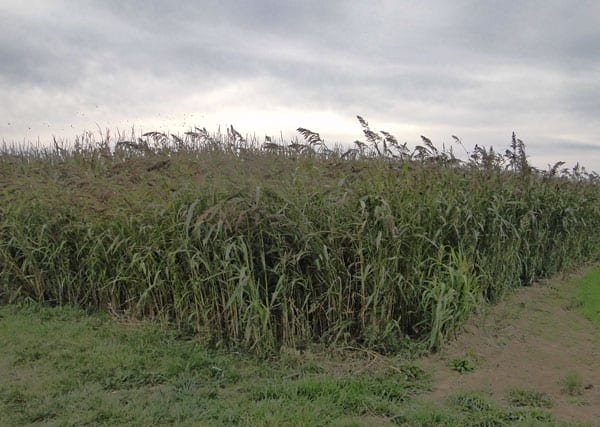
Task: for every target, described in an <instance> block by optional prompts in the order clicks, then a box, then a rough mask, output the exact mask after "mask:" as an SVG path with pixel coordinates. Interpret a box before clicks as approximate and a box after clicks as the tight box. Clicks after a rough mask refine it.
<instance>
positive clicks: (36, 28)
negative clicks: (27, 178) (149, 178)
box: [0, 0, 600, 172]
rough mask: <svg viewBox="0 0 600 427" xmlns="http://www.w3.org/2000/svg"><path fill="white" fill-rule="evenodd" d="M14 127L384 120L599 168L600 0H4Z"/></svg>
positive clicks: (61, 129) (6, 121)
mask: <svg viewBox="0 0 600 427" xmlns="http://www.w3.org/2000/svg"><path fill="white" fill-rule="evenodd" d="M0 28H2V30H1V31H0V99H1V102H0V120H1V122H0V138H2V139H4V140H5V141H17V142H20V141H36V140H37V139H38V137H39V138H40V140H41V141H42V142H43V141H48V140H50V139H51V138H52V135H55V136H56V137H58V138H68V139H71V138H72V137H73V136H74V135H76V134H80V133H81V132H83V131H84V130H91V131H95V130H97V126H100V127H101V128H102V129H105V128H111V129H120V130H128V129H130V128H131V127H132V126H135V128H136V129H140V130H142V131H149V130H169V131H171V132H174V133H182V132H185V131H186V130H189V129H190V127H192V126H200V127H203V126H206V127H207V128H208V129H209V130H216V127H217V126H218V125H219V124H221V125H229V124H233V125H234V126H235V127H236V129H238V130H239V131H240V132H241V133H243V134H245V133H256V134H257V135H260V136H262V135H264V134H269V135H279V133H280V131H281V132H283V135H284V136H292V135H294V132H295V129H296V128H297V127H299V126H302V127H306V128H309V129H311V130H314V131H317V132H320V133H321V134H322V136H323V137H324V138H325V140H326V141H327V142H331V143H334V142H348V143H350V142H352V141H353V140H355V139H357V138H361V137H362V134H361V128H360V126H359V124H358V122H357V121H356V119H355V116H356V115H357V114H359V115H362V116H363V117H365V118H366V119H367V120H368V121H369V122H370V124H371V125H372V128H373V130H376V131H378V130H385V131H388V132H391V133H392V134H394V135H395V136H396V137H397V138H398V139H399V140H401V141H407V142H409V144H412V143H417V142H418V141H419V140H420V138H419V136H420V135H425V136H427V137H429V138H430V139H432V140H433V141H434V143H436V144H439V145H441V144H442V143H443V142H445V143H449V142H450V141H451V137H450V135H453V134H454V135H458V136H460V137H461V138H462V139H463V141H464V143H465V145H466V146H467V147H472V146H474V145H475V144H480V145H481V144H483V145H485V146H490V145H492V146H494V148H496V149H498V150H502V151H503V150H504V149H505V148H506V147H507V146H508V144H509V142H510V136H511V133H512V131H515V132H516V133H517V136H518V137H519V138H521V139H523V140H524V141H525V143H526V144H527V146H528V148H529V150H528V153H529V155H530V156H531V161H532V162H533V163H534V164H535V165H536V166H539V167H545V166H546V165H547V164H548V163H554V162H556V161H559V160H564V161H567V162H568V163H569V164H570V165H572V164H574V163H575V162H577V161H579V162H581V163H582V164H584V165H585V166H587V167H588V169H590V170H596V171H599V172H600V2H599V1H597V0H590V1H573V0H570V1H555V0H542V1H533V0H519V1H511V0H503V1H491V0H490V1H484V0H478V1H469V0H462V1H461V0H454V1H426V0H421V1H410V0H406V1H400V0H397V1H391V0H379V1H377V0H370V1H365V0H363V1H350V0H346V1H342V0H318V1H316V0H302V1H285V0H246V1H242V0H239V1H227V0H214V1H213V0H204V1H185V0H180V1H177V2H171V1H156V0H152V1H150V0H145V1H141V0H139V1H127V0H119V1H116V0H105V1H82V0H79V1H67V0H64V1H58V0H57V1H54V0H28V1H19V0H0Z"/></svg>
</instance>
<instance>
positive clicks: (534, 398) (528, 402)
mask: <svg viewBox="0 0 600 427" xmlns="http://www.w3.org/2000/svg"><path fill="white" fill-rule="evenodd" d="M507 400H508V402H509V403H510V404H511V405H512V406H529V407H534V408H550V407H552V399H550V397H549V396H548V395H546V393H544V392H541V391H537V390H528V389H521V388H516V389H512V390H509V392H508V396H507Z"/></svg>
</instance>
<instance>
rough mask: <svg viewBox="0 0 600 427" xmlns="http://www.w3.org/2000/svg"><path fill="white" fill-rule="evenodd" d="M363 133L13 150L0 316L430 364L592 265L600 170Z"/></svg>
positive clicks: (4, 209)
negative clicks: (31, 315)
mask: <svg viewBox="0 0 600 427" xmlns="http://www.w3.org/2000/svg"><path fill="white" fill-rule="evenodd" d="M359 122H360V125H361V126H362V128H363V133H364V141H356V142H355V143H354V146H353V148H350V149H346V150H344V149H342V148H333V149H331V148H329V147H327V146H326V144H325V143H324V141H323V140H322V139H321V137H320V135H319V134H318V133H316V132H312V131H310V130H308V129H304V128H299V129H298V132H299V137H300V138H299V139H295V140H293V141H289V142H286V141H276V140H275V139H274V138H269V137H267V138H265V140H264V141H258V140H257V139H256V138H243V137H242V135H241V134H240V133H239V132H237V131H236V130H235V129H234V128H233V127H231V128H229V129H227V132H226V133H221V132H218V133H214V134H209V133H208V132H207V131H206V130H205V129H195V130H193V131H190V132H187V133H186V134H184V135H167V134H164V133H159V132H150V133H147V134H144V135H142V136H140V137H137V136H135V135H134V134H133V132H132V135H116V136H112V135H111V134H110V133H108V132H106V133H105V134H101V135H100V136H95V135H93V134H91V133H89V134H85V135H82V136H81V137H80V138H77V139H76V140H75V143H74V144H73V145H72V146H69V147H67V146H65V144H63V143H60V142H57V141H55V144H54V146H52V147H35V146H29V147H21V146H10V145H8V144H4V146H3V147H2V150H1V153H0V182H1V185H0V302H1V303H18V302H22V301H27V300H34V301H39V302H44V303H47V304H74V305H77V306H81V307H84V308H86V309H89V310H108V311H111V312H112V313H117V314H123V315H127V316H131V317H132V318H141V317H149V318H157V319H162V320H164V321H167V322H171V323H174V324H176V325H177V326H179V327H181V328H184V329H186V330H188V331H191V332H194V333H197V334H198V336H201V337H203V338H204V339H206V340H207V342H209V343H211V344H212V345H215V346H227V347H235V348H243V349H245V350H247V351H252V352H257V353H265V352H267V353H268V352H273V351H277V349H279V348H280V347H281V346H282V345H283V346H292V347H293V346H299V345H301V344H302V343H321V344H325V345H333V346H337V345H357V346H361V347H367V348H370V349H374V350H377V351H382V352H385V351H395V350H397V349H398V348H400V347H401V346H402V345H404V344H405V343H406V342H407V340H419V341H421V342H424V343H426V344H427V347H428V348H429V349H430V350H436V349H438V348H439V347H440V346H441V345H443V343H444V342H445V341H446V340H447V339H448V338H449V337H451V336H452V334H454V333H455V332H456V331H457V328H459V327H460V326H461V325H462V324H463V322H464V321H465V320H466V319H467V318H468V316H469V315H470V314H471V313H472V312H473V311H474V310H476V309H477V308H478V307H480V306H481V305H482V304H485V303H487V302H491V303H493V302H496V301H498V300H499V299H500V298H502V296H503V295H504V294H505V293H506V292H507V291H510V290H511V289H514V288H516V287H518V286H524V285H525V286H527V285H530V284H531V283H532V282H534V281H535V280H538V279H540V278H544V277H548V276H549V275H552V274H555V273H557V272H560V271H565V270H567V269H570V268H573V267H575V266H577V265H580V264H582V263H585V262H590V261H597V260H598V257H599V255H600V186H599V183H600V179H599V177H598V175H597V174H595V173H588V172H587V171H585V169H583V168H581V167H579V166H576V167H574V168H570V169H568V168H562V167H563V166H564V165H562V164H561V163H557V164H556V165H554V166H553V167H551V168H549V169H548V170H544V171H541V170H537V169H535V168H533V167H531V166H530V165H529V163H528V162H527V156H526V154H525V145H524V143H523V142H522V141H520V140H519V139H517V138H516V136H515V135H514V134H513V138H512V140H511V141H509V148H508V149H507V150H506V152H505V153H503V154H500V153H496V152H494V150H493V149H491V148H490V149H486V148H483V147H479V146H476V147H475V148H474V149H473V150H471V151H470V152H468V155H469V157H468V158H467V159H466V160H460V159H458V158H456V157H455V156H454V154H453V151H452V150H451V149H447V148H443V149H438V148H436V147H435V146H434V145H433V143H432V142H431V141H430V140H429V139H428V138H426V137H422V140H423V145H421V146H417V147H416V148H414V149H413V150H409V149H408V147H407V145H406V144H400V143H399V142H398V141H397V140H396V138H395V137H393V136H392V135H390V134H389V133H387V132H380V133H375V132H373V131H371V129H370V128H369V125H368V123H367V122H366V121H365V120H364V119H362V118H361V117H359ZM453 138H454V139H455V142H456V143H457V144H460V140H459V139H458V138H456V137H453ZM561 168H562V169H561Z"/></svg>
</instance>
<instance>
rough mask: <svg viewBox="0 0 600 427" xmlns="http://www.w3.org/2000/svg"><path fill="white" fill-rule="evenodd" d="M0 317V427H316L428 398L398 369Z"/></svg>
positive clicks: (418, 379)
mask: <svg viewBox="0 0 600 427" xmlns="http://www.w3.org/2000/svg"><path fill="white" fill-rule="evenodd" d="M0 316H1V318H2V322H1V323H0V341H2V343H3V345H2V347H1V348H0V360H1V362H0V371H1V372H0V378H2V381H1V382H0V424H2V425H14V424H18V425H23V424H29V423H37V422H46V423H51V424H56V425H83V424H90V423H91V424H111V425H116V424H128V425H156V424H172V423H177V424H179V423H183V424H188V425H198V424H200V425H201V424H203V423H204V424H206V425H232V424H236V425H261V424H262V425H283V424H286V423H287V424H290V423H292V424H294V425H325V424H329V423H331V422H332V421H333V420H335V419H337V418H340V417H343V416H349V415H351V416H353V417H355V418H356V419H359V420H360V418H361V417H363V416H367V415H369V416H379V417H384V418H385V417H388V416H391V415H393V414H394V413H396V412H398V410H399V407H400V405H401V404H402V403H403V402H405V401H407V400H409V399H411V398H412V396H414V395H415V394H416V393H419V392H420V391H422V390H425V389H426V388H427V387H428V379H427V377H426V376H425V374H424V373H423V372H422V371H420V370H419V369H417V368H416V367H414V366H412V365H407V364H405V363H401V362H390V364H389V365H388V366H379V367H378V368H377V369H369V368H361V370H360V371H359V372H357V371H356V370H354V371H353V369H352V364H351V363H348V361H347V360H346V361H344V362H343V363H339V364H336V363H332V362H329V361H328V360H327V359H326V358H323V359H322V360H316V361H310V360H307V357H306V355H304V356H302V357H300V356H295V355H288V356H286V357H281V358H278V359H276V360H268V361H265V360H259V359H254V358H252V357H249V356H242V355H239V354H232V353H224V352H214V351H210V350H208V349H206V347H204V346H202V345H201V344H199V343H198V342H196V341H194V340H193V339H190V338H189V337H184V336H178V333H177V331H175V330H173V329H169V328H166V329H165V328H164V327H162V326H161V325H160V324H158V323H150V322H140V323H117V322H115V321H114V320H112V319H111V318H110V317H108V316H106V315H102V314H93V315H88V314H86V313H84V312H83V311H81V310H78V309H73V308H67V307H57V308H45V307H41V306H39V305H35V304H33V305H26V306H25V307H21V308H18V307H16V306H7V307H3V308H1V309H0ZM321 362H323V363H321ZM364 362H365V361H364V360H362V361H361V363H362V364H364Z"/></svg>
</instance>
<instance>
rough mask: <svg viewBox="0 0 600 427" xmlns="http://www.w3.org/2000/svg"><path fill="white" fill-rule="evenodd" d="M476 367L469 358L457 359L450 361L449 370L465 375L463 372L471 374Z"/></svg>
mask: <svg viewBox="0 0 600 427" xmlns="http://www.w3.org/2000/svg"><path fill="white" fill-rule="evenodd" d="M476 367H477V365H476V364H475V362H474V361H473V360H472V359H471V358H469V357H457V358H453V359H452V360H450V368H451V369H452V370H453V371H456V372H460V373H461V374H462V373H465V372H473V371H474V370H475V368H476Z"/></svg>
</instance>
